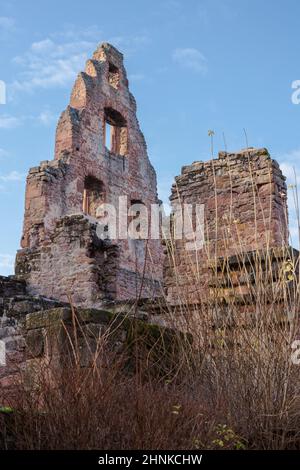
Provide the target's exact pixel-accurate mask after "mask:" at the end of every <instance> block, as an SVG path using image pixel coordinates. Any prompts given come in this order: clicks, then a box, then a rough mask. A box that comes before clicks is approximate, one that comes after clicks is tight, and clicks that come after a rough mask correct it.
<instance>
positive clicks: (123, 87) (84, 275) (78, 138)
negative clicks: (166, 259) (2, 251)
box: [16, 43, 162, 307]
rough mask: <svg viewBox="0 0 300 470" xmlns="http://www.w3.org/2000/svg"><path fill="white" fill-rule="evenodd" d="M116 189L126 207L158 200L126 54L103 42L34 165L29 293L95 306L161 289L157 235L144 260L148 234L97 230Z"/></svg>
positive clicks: (23, 263) (28, 221)
mask: <svg viewBox="0 0 300 470" xmlns="http://www.w3.org/2000/svg"><path fill="white" fill-rule="evenodd" d="M120 196H121V197H124V196H126V197H127V201H126V204H127V206H128V208H129V207H131V206H132V205H133V204H137V203H140V204H144V205H145V206H146V207H148V208H150V206H151V204H156V203H158V197H157V187H156V174H155V171H154V169H153V167H152V165H151V163H150V161H149V158H148V155H147V148H146V142H145V139H144V136H143V134H142V132H141V130H140V127H139V123H138V120H137V117H136V102H135V99H134V97H133V95H132V94H131V93H130V91H129V88H128V80H127V76H126V71H125V68H124V65H123V56H122V54H121V53H120V52H118V51H117V50H116V49H115V48H114V47H113V46H111V45H109V44H106V43H105V44H102V45H101V46H100V47H99V48H98V49H97V50H96V51H95V53H94V55H93V58H92V59H91V60H88V61H87V63H86V67H85V71H84V72H81V73H80V74H79V75H78V77H77V80H76V82H75V85H74V87H73V90H72V93H71V99H70V104H69V105H68V107H67V109H66V110H65V111H64V112H63V113H62V115H61V117H60V119H59V123H58V126H57V131H56V142H55V158H54V160H53V161H50V162H49V161H44V162H42V163H41V164H40V166H38V167H35V168H32V169H31V170H30V171H29V175H28V178H27V187H26V198H25V218H24V229H23V236H22V241H21V246H22V249H21V250H20V251H19V252H18V254H17V259H16V275H17V277H18V279H23V280H25V281H26V284H27V291H28V293H30V294H32V295H43V296H46V297H49V298H54V299H57V300H62V301H67V300H68V297H69V296H70V297H71V298H72V301H73V302H74V304H76V305H84V306H93V307H97V306H101V305H102V304H103V301H105V300H128V299H134V298H136V297H137V295H138V293H141V296H142V297H145V298H147V297H153V296H157V295H159V294H160V283H161V281H162V267H161V259H162V247H161V243H160V241H159V240H149V242H148V243H147V251H148V253H149V256H148V257H147V256H146V242H145V240H130V239H124V240H120V239H117V240H115V241H109V240H101V239H99V237H98V236H97V233H96V223H95V222H97V219H99V218H101V216H100V217H99V215H98V214H99V207H100V208H101V205H103V203H110V204H113V205H114V206H115V207H118V205H119V197H120ZM118 222H119V221H118ZM145 258H147V261H146V265H145V266H144V260H145Z"/></svg>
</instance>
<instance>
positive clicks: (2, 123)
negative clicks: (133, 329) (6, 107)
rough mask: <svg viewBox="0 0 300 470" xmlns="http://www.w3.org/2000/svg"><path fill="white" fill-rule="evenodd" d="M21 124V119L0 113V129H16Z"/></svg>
mask: <svg viewBox="0 0 300 470" xmlns="http://www.w3.org/2000/svg"><path fill="white" fill-rule="evenodd" d="M20 124H21V119H20V118H18V117H15V116H10V115H8V114H4V115H3V116H1V115H0V129H15V128H16V127H18V126H19V125H20Z"/></svg>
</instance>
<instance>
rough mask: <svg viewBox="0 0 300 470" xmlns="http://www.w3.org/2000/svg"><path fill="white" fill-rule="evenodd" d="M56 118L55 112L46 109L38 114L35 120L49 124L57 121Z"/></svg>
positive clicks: (44, 124)
mask: <svg viewBox="0 0 300 470" xmlns="http://www.w3.org/2000/svg"><path fill="white" fill-rule="evenodd" d="M57 118H58V116H57V115H56V114H54V113H52V111H49V110H47V109H46V110H45V111H42V112H41V113H40V114H39V116H38V117H37V120H38V121H39V122H40V123H41V124H43V126H50V125H51V124H52V123H53V122H55V121H57Z"/></svg>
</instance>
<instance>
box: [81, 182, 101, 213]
mask: <svg viewBox="0 0 300 470" xmlns="http://www.w3.org/2000/svg"><path fill="white" fill-rule="evenodd" d="M104 202H105V191H104V185H103V183H102V181H100V180H98V179H97V178H94V177H93V176H88V177H87V178H86V179H85V182H84V191H83V207H82V209H83V212H84V214H87V215H90V216H91V217H95V218H96V217H98V215H97V211H98V209H99V208H100V207H101V205H102V204H103V203H104ZM98 218H99V217H98Z"/></svg>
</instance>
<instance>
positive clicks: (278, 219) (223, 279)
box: [165, 148, 288, 303]
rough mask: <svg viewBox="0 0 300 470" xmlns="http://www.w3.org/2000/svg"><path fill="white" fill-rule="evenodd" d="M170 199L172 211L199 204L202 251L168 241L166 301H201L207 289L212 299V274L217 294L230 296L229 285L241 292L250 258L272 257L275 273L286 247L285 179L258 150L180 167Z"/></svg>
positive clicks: (270, 160)
mask: <svg viewBox="0 0 300 470" xmlns="http://www.w3.org/2000/svg"><path fill="white" fill-rule="evenodd" d="M170 200H171V204H172V206H173V208H174V207H175V206H176V205H177V204H179V203H180V204H181V205H182V204H193V205H195V204H203V206H204V226H203V229H204V234H203V235H204V245H203V247H202V248H201V249H199V250H191V251H187V250H186V246H185V241H184V240H175V239H173V241H172V243H171V245H172V248H171V251H172V253H171V254H170V256H169V257H167V258H166V262H165V286H166V290H167V296H168V300H169V301H170V302H171V303H176V302H177V301H178V299H181V301H182V300H184V301H185V302H187V303H189V302H200V301H201V302H202V301H205V300H207V298H208V297H209V295H210V293H211V292H212V291H213V294H214V295H215V294H216V289H215V287H216V282H215V274H217V278H218V280H219V285H221V287H222V289H218V295H219V294H220V292H221V295H222V296H223V295H224V296H225V297H226V295H230V294H232V290H233V289H234V288H235V286H238V290H239V293H238V294H240V293H242V292H243V293H247V292H248V291H249V285H247V284H249V278H250V277H251V276H250V275H249V277H248V276H247V280H245V281H243V277H245V276H244V272H243V271H244V270H245V269H246V270H248V271H250V270H251V269H252V268H253V265H255V263H253V259H252V260H251V258H253V254H254V256H256V254H257V253H260V254H261V256H262V257H263V256H267V257H268V258H272V257H273V258H274V259H271V260H270V262H271V263H273V261H274V263H275V264H276V266H277V268H276V269H278V266H279V265H280V263H278V261H280V259H281V258H284V259H286V257H287V255H286V253H284V251H282V249H284V248H286V247H288V215H287V188H286V183H285V177H284V176H283V174H282V172H281V170H280V168H279V165H278V163H277V162H276V161H275V160H272V159H271V157H270V155H269V153H268V151H267V150H266V149H264V148H263V149H253V148H249V149H245V150H241V151H240V152H237V153H227V152H220V153H219V158H218V159H213V160H210V161H207V162H195V163H193V164H192V165H189V166H185V167H183V168H182V173H181V175H180V176H178V177H177V178H176V182H175V184H174V185H173V187H172V194H171V197H170ZM266 253H267V255H266ZM248 267H249V269H248ZM215 271H218V272H217V273H215ZM229 271H230V275H229V274H228V273H229ZM268 282H269V281H268ZM243 284H244V286H243ZM238 294H237V293H236V292H235V298H237V297H238Z"/></svg>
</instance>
